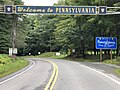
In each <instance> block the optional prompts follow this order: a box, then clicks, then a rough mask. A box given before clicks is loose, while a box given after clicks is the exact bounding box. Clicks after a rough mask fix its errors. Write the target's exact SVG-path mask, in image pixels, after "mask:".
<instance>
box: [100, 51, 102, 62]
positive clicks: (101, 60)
mask: <svg viewBox="0 0 120 90" xmlns="http://www.w3.org/2000/svg"><path fill="white" fill-rule="evenodd" d="M100 62H102V49H100Z"/></svg>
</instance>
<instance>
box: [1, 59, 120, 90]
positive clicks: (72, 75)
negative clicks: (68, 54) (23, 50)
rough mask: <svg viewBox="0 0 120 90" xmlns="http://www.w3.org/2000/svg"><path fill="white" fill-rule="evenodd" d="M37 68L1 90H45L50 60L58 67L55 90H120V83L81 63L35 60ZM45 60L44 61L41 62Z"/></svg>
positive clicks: (8, 83)
mask: <svg viewBox="0 0 120 90" xmlns="http://www.w3.org/2000/svg"><path fill="white" fill-rule="evenodd" d="M33 60H34V61H35V63H36V64H35V66H34V67H33V68H31V69H30V70H29V71H27V72H25V73H23V74H22V75H20V76H18V77H16V78H14V79H12V80H10V81H8V82H6V83H3V84H1V85H0V90H44V89H45V86H46V85H47V83H48V81H49V79H50V77H51V75H52V71H53V67H52V65H51V64H50V63H47V62H43V61H44V60H50V61H53V62H55V63H56V64H57V65H58V70H59V75H58V78H57V81H56V83H55V86H54V90H120V84H119V81H118V83H116V82H115V81H114V80H111V79H110V78H108V77H106V76H105V75H104V74H101V73H98V72H96V71H95V70H92V69H89V68H88V67H86V66H85V65H82V64H81V63H79V62H73V61H66V60H58V59H45V58H41V59H33ZM41 60H43V61H41Z"/></svg>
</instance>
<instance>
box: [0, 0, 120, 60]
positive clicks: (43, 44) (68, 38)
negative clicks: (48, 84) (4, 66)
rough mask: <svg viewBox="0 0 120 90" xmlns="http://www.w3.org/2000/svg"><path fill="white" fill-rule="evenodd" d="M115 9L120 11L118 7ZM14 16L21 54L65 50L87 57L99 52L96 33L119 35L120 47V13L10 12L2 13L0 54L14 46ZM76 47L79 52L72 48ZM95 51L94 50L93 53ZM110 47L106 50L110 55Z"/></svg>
mask: <svg viewBox="0 0 120 90" xmlns="http://www.w3.org/2000/svg"><path fill="white" fill-rule="evenodd" d="M4 4H5V5H7V4H8V5H10V4H11V5H13V4H14V5H17V4H18V5H24V2H22V1H21V0H0V5H4ZM54 5H69V6H108V7H120V0H59V1H58V3H55V4H54ZM115 11H119V10H118V9H115ZM13 16H16V17H17V19H16V21H15V22H16V42H15V47H16V48H18V55H28V53H31V54H33V55H37V54H38V52H41V53H43V52H58V51H61V52H65V53H69V52H70V55H75V56H76V57H83V58H86V56H87V53H88V52H90V53H91V55H92V54H94V55H98V54H99V50H96V48H95V38H96V37H101V36H103V37H117V44H118V45H117V46H118V47H117V50H114V51H115V54H116V55H118V54H119V51H120V14H117V15H38V14H37V15H28V14H26V15H13V14H11V15H8V14H7V15H6V14H0V54H7V53H8V50H9V48H10V47H12V36H13V35H12V34H13V33H12V31H13V30H12V29H13V27H12V24H13V22H14V21H13ZM73 49H75V51H76V52H75V53H72V50H73ZM93 52H94V53H93ZM109 53H110V50H104V54H105V55H109Z"/></svg>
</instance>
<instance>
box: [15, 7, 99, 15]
mask: <svg viewBox="0 0 120 90" xmlns="http://www.w3.org/2000/svg"><path fill="white" fill-rule="evenodd" d="M25 13H32V14H33V13H35V14H82V15H94V14H97V7H96V6H16V14H25Z"/></svg>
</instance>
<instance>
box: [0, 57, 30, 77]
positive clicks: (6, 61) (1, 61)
mask: <svg viewBox="0 0 120 90" xmlns="http://www.w3.org/2000/svg"><path fill="white" fill-rule="evenodd" d="M28 64H29V62H28V61H26V60H22V59H20V58H9V57H8V56H7V55H0V78H2V77H4V76H7V75H9V74H11V73H13V72H16V71H18V70H20V69H22V68H24V67H25V66H27V65H28Z"/></svg>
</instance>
